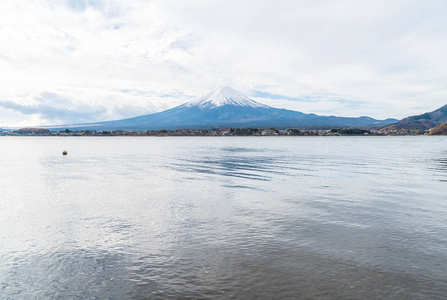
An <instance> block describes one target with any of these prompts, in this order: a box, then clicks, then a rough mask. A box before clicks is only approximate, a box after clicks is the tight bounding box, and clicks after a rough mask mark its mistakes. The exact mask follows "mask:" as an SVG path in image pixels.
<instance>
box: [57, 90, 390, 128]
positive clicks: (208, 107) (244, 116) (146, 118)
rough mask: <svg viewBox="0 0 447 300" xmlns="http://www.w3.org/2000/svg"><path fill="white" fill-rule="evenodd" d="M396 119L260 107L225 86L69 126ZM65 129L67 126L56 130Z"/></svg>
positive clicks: (283, 124) (331, 123)
mask: <svg viewBox="0 0 447 300" xmlns="http://www.w3.org/2000/svg"><path fill="white" fill-rule="evenodd" d="M396 121H397V120H396V119H386V120H375V119H373V118H370V117H360V118H348V117H335V116H319V115H316V114H305V113H302V112H299V111H294V110H287V109H279V108H274V107H270V106H267V105H265V104H261V103H258V102H256V101H254V100H252V99H250V98H248V97H246V96H245V95H243V94H241V93H239V92H238V91H236V90H234V89H232V88H230V87H227V86H224V87H219V88H217V89H215V90H213V91H211V92H209V93H207V94H206V95H204V96H202V97H199V98H197V99H193V100H191V101H189V102H186V103H184V104H182V105H179V106H177V107H174V108H171V109H168V110H165V111H162V112H158V113H154V114H148V115H142V116H137V117H132V118H127V119H122V120H116V121H106V122H96V123H88V124H77V125H76V124H75V125H68V126H69V128H74V129H102V130H114V129H123V130H157V129H185V128H203V129H205V128H229V127H234V128H242V127H257V128H269V127H278V128H302V129H319V128H334V127H340V128H349V127H364V128H378V127H382V126H385V125H388V124H391V123H395V122H396ZM52 128H53V129H59V128H61V129H63V128H67V126H57V127H56V126H52Z"/></svg>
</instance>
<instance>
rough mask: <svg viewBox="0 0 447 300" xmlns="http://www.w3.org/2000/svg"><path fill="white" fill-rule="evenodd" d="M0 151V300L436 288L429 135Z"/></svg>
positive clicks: (441, 278)
mask: <svg viewBox="0 0 447 300" xmlns="http://www.w3.org/2000/svg"><path fill="white" fill-rule="evenodd" d="M1 142H2V144H1V147H0V163H1V165H2V168H1V169H0V203H1V205H2V210H0V225H1V226H0V240H1V241H2V244H1V246H0V298H2V299H3V298H5V299H8V298H10V299H165V298H200V299H202V298H207V299H214V298H221V299H248V298H252V299H259V298H260V299H272V298H290V299H296V298H321V299H333V298H341V299H359V298H371V299H377V298H382V299H389V298H393V299H408V298H412V299H421V298H423V299H442V298H444V297H445V295H446V294H447V275H446V274H447V221H446V220H447V197H446V195H445V192H444V191H445V188H446V186H445V184H446V183H445V181H442V180H444V177H445V170H446V169H447V168H446V167H447V164H446V162H447V152H445V149H444V148H445V147H444V142H445V141H444V140H443V139H442V138H439V137H437V138H428V139H427V138H422V137H411V138H407V137H405V138H399V137H396V138H390V137H383V138H375V137H352V138H342V137H337V138H318V137H317V138H312V137H310V138H306V137H296V138H282V137H281V138H231V137H229V138H163V139H159V138H64V139H58V138H29V139H28V138H2V139H1ZM410 144H411V145H412V146H413V147H408V145H410ZM28 149H33V150H34V151H32V152H31V153H30V152H29V151H28ZM60 149H68V152H69V155H68V156H66V157H63V156H62V155H60V152H61V151H60ZM25 152H26V155H25Z"/></svg>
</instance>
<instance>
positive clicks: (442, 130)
mask: <svg viewBox="0 0 447 300" xmlns="http://www.w3.org/2000/svg"><path fill="white" fill-rule="evenodd" d="M429 134H430V135H447V123H444V124H441V125H439V126H436V127H435V128H432V129H430V133H429Z"/></svg>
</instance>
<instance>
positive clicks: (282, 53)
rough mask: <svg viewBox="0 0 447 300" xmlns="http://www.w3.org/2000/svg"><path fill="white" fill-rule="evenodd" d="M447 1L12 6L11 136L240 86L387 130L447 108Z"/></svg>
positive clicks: (1, 75) (8, 38)
mask: <svg viewBox="0 0 447 300" xmlns="http://www.w3.org/2000/svg"><path fill="white" fill-rule="evenodd" d="M446 16H447V1H444V0H440V1H431V0H423V1H422V0H421V1H412V0H402V1H399V0H384V1H382V0H371V1H366V0H352V1H339V0H338V1H325V0H321V1H320V0H306V1H298V0H287V1H286V0H270V1H263V0H237V1H236V0H234V1H232V0H226V1H213V0H188V1H184V0H177V1H171V0H155V1H148V0H144V1H138V0H132V1H125V0H123V1H114V0H68V1H62V0H54V1H44V0H35V1H32V0H29V1H26V0H23V1H14V0H5V1H0V127H2V126H3V127H6V126H29V125H49V124H68V123H80V122H90V121H103V120H113V119H121V118H126V117H132V116H136V115H142V114H148V113H154V112H157V111H161V110H164V109H167V108H171V107H174V106H177V105H179V104H181V103H183V102H185V101H188V100H191V99H192V98H194V97H197V96H201V95H203V94H205V93H207V92H208V91H210V90H212V89H214V88H216V87H218V86H221V85H228V86H231V87H233V88H235V89H237V90H239V91H240V92H242V93H244V94H246V95H247V96H249V97H251V98H252V99H254V100H256V101H259V102H262V103H265V104H267V105H270V106H273V107H280V108H288V109H293V110H298V111H302V112H305V113H317V114H321V115H337V116H357V117H358V116H363V115H368V116H371V117H374V118H379V119H384V118H389V117H394V118H398V119H400V118H403V117H405V116H408V115H414V114H420V113H423V112H426V111H432V110H434V109H436V108H439V107H440V106H443V105H445V104H447V17H446Z"/></svg>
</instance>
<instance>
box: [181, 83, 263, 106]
mask: <svg viewBox="0 0 447 300" xmlns="http://www.w3.org/2000/svg"><path fill="white" fill-rule="evenodd" d="M185 105H186V106H190V107H191V106H198V107H200V108H202V109H203V108H215V107H219V106H223V105H234V106H242V107H244V106H245V107H254V108H258V107H265V108H268V107H269V106H267V105H264V104H261V103H258V102H256V101H254V100H251V99H250V98H248V97H247V96H245V95H243V94H241V93H239V92H238V91H236V90H234V89H232V88H231V87H228V86H221V87H218V88H217V89H215V90H213V91H211V92H209V93H208V94H206V95H205V96H202V97H200V98H197V99H194V100H192V101H189V102H187V103H186V104H185Z"/></svg>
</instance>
